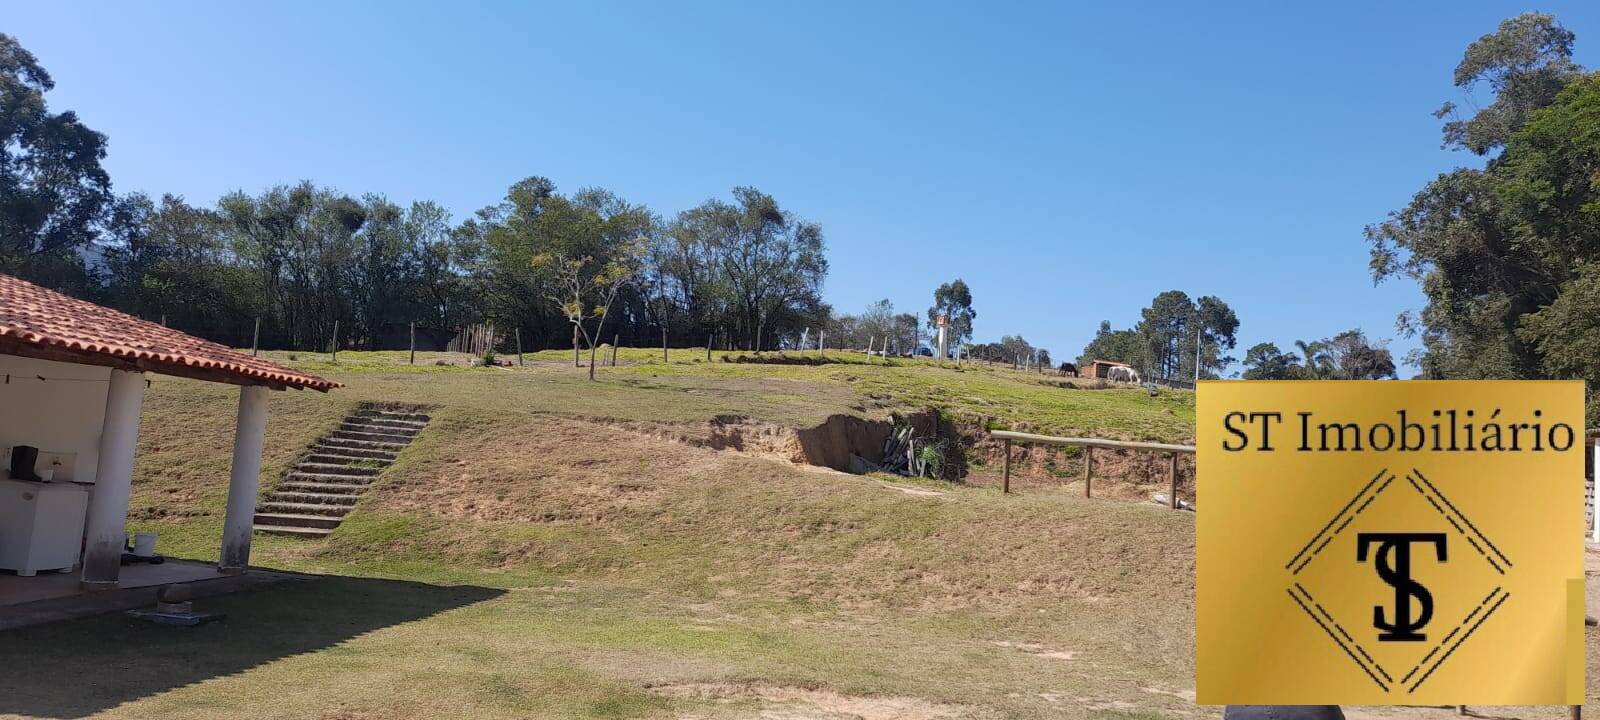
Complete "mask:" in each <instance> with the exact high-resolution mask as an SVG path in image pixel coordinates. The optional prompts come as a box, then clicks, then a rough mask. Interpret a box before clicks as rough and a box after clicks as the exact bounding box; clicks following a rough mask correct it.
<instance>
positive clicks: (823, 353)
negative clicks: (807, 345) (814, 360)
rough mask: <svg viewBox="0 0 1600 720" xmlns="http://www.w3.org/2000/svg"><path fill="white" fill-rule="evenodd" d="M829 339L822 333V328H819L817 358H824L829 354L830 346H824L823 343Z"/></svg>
mask: <svg viewBox="0 0 1600 720" xmlns="http://www.w3.org/2000/svg"><path fill="white" fill-rule="evenodd" d="M827 338H828V336H827V334H826V333H824V332H822V328H817V357H824V356H826V355H827V354H828V346H826V345H824V344H823V341H824V340H826V339H827Z"/></svg>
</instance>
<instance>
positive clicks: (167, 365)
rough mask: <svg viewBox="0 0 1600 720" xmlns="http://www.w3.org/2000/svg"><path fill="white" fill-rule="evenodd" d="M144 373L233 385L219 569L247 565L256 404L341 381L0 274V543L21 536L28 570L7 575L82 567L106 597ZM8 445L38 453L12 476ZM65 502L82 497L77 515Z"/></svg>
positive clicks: (116, 566) (118, 562)
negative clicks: (272, 395) (235, 407)
mask: <svg viewBox="0 0 1600 720" xmlns="http://www.w3.org/2000/svg"><path fill="white" fill-rule="evenodd" d="M146 373H158V374H163V375H173V376H178V377H185V378H192V379H197V380H206V381H210V382H221V383H229V384H233V385H239V386H241V387H240V389H239V412H238V418H237V425H236V428H235V435H234V448H233V467H232V471H231V473H230V477H229V482H228V509H227V516H226V520H225V522H224V526H223V536H222V541H221V544H222V552H221V561H220V562H219V563H218V567H217V569H218V570H219V571H220V572H223V573H229V574H232V573H241V572H244V570H245V568H246V567H247V566H248V565H249V562H250V537H251V521H252V518H253V514H254V512H255V503H256V495H257V482H258V477H259V475H260V473H261V447H262V440H263V436H264V433H265V431H266V421H267V392H268V391H269V390H284V389H286V388H296V389H304V388H310V389H313V390H319V391H324V392H326V391H328V390H330V389H333V388H335V387H338V386H339V385H338V383H335V382H331V381H328V380H324V379H322V378H319V377H317V376H315V375H309V374H306V373H302V372H299V371H296V370H291V369H288V368H285V367H282V366H280V365H276V364H274V363H271V362H267V361H265V360H261V359H260V358H255V357H251V356H249V355H245V354H243V353H240V352H236V351H234V350H232V349H230V348H226V347H223V346H222V345H218V344H216V343H213V342H209V341H206V340H202V339H200V338H197V337H193V336H191V335H186V334H184V333H181V332H178V331H176V330H172V329H169V328H166V327H162V326H160V325H157V324H155V323H150V322H145V321H143V320H140V319H138V318H135V317H132V316H129V315H125V314H123V313H119V312H116V311H114V310H111V309H108V308H104V307H101V306H99V305H95V304H94V303H90V302H86V301H83V300H78V299H76V298H72V297H68V296H66V295H62V294H61V293H57V292H54V291H51V290H46V289H44V288H41V287H39V286H37V285H33V284H32V283H28V282H25V281H23V280H19V279H17V278H14V277H10V276H6V275H0V407H3V408H4V411H3V412H0V452H3V453H4V454H3V455H0V482H3V483H6V484H7V487H8V488H10V489H11V490H18V491H19V492H18V494H17V495H16V497H15V498H14V499H12V500H8V499H7V498H8V497H11V495H10V494H9V493H0V504H9V506H8V507H0V545H3V544H5V543H6V538H14V537H22V536H24V535H26V536H27V537H28V538H29V539H28V543H29V546H28V549H27V553H26V555H28V556H29V557H30V558H31V559H28V560H26V561H23V562H12V563H11V564H13V565H23V564H28V565H29V566H28V567H14V568H11V569H15V570H18V571H19V574H21V573H30V574H31V573H32V572H33V571H35V570H44V569H51V570H61V569H62V567H63V566H62V565H61V562H62V560H63V559H67V560H71V561H72V562H69V563H67V564H66V565H65V566H64V567H65V568H66V569H68V570H70V569H71V567H72V566H73V565H80V566H81V567H82V584H83V586H84V587H85V588H88V589H102V588H114V587H116V586H117V579H118V576H119V574H120V571H121V567H122V553H123V548H124V539H125V537H126V529H127V520H128V501H129V497H130V494H131V492H132V481H133V459H134V448H135V445H136V443H137V441H138V436H139V415H140V410H141V408H142V406H143V403H144V391H145V387H146V384H147V382H146V379H145V374H146ZM18 446H28V447H33V448H37V449H38V459H37V461H36V462H35V463H34V467H33V468H31V469H30V468H25V467H24V468H20V471H21V477H15V478H13V477H10V475H11V473H10V470H11V466H12V452H13V448H16V447H18ZM30 470H31V472H30ZM46 475H49V476H50V477H49V480H50V482H48V483H45V482H41V480H42V479H43V477H44V476H46ZM34 477H39V478H40V480H35V479H34ZM30 485H31V486H36V487H34V488H32V489H33V490H35V491H36V492H29V489H30V488H29V487H28V486H30ZM19 486H20V487H19ZM74 493H77V494H81V495H86V497H81V498H79V500H80V501H79V502H77V503H76V504H74V502H71V500H72V499H73V495H74ZM25 495H31V497H29V498H28V499H27V500H26V501H23V500H22V497H23V496H25ZM43 495H49V496H51V498H50V501H49V502H39V499H40V498H41V497H42V496H43ZM63 528H64V529H63ZM78 528H82V529H81V531H80V530H78ZM12 542H18V541H17V540H15V539H13V540H12ZM80 547H81V548H82V555H81V558H80V557H79V553H78V550H79V548H80ZM4 553H5V551H4V550H0V559H4V558H5V554H4ZM40 562H43V563H44V564H42V565H41V564H38V563H40Z"/></svg>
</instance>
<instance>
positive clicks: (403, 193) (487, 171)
mask: <svg viewBox="0 0 1600 720" xmlns="http://www.w3.org/2000/svg"><path fill="white" fill-rule="evenodd" d="M1108 5H1120V4H1117V3H1092V4H1091V3H1079V4H1067V3H1039V4H1027V5H1025V4H1020V3H971V2H963V3H916V4H912V3H904V4H898V5H891V4H889V3H849V2H830V3H822V2H794V3H788V4H787V6H786V7H779V6H778V5H777V4H776V3H765V2H758V3H735V2H717V3H688V2H671V3H642V2H641V3H636V4H634V3H629V4H623V3H601V2H595V3H587V2H577V3H575V2H567V3H562V4H559V5H542V6H536V5H534V4H531V3H503V4H468V3H437V4H433V5H429V6H423V5H422V4H420V3H394V2H382V3H379V2H369V3H353V2H352V3H344V2H340V3H304V4H290V3H269V4H253V5H250V6H245V5H242V4H238V3H206V4H179V3H175V2H160V3H117V4H80V3H71V4H69V3H50V2H8V3H6V6H5V12H4V21H3V22H0V32H6V33H10V34H12V35H14V36H16V37H17V38H19V39H20V41H21V42H22V43H23V45H24V46H25V47H27V48H29V49H30V50H32V51H33V52H34V53H35V54H36V55H38V57H39V59H40V61H41V62H42V63H43V64H44V65H45V67H46V68H47V69H48V70H49V71H50V72H51V73H52V74H53V75H54V77H55V80H56V83H57V89H56V90H55V91H54V92H53V93H51V94H50V95H49V96H48V97H49V101H50V102H51V104H52V107H53V108H55V109H66V108H70V109H73V110H76V111H77V112H78V113H79V114H80V115H81V116H82V118H83V119H84V121H85V122H86V123H88V124H89V125H90V126H91V127H94V128H95V129H97V130H100V131H101V132H104V133H106V134H108V135H109V136H110V138H111V141H110V156H109V158H108V159H107V166H108V169H109V170H110V172H111V174H112V178H113V180H114V181H115V183H116V187H117V190H118V191H119V192H129V191H135V190H140V191H145V192H148V193H152V194H160V193H163V192H171V193H176V194H180V195H183V196H185V197H187V198H188V199H189V200H190V201H191V202H199V203H210V202H212V201H213V200H215V199H216V198H217V197H218V196H219V195H221V194H222V193H224V192H227V191H231V190H235V189H244V190H246V191H250V192H256V191H260V190H261V189H263V188H265V187H268V186H270V185H273V184H278V183H288V182H293V181H296V180H300V179H303V178H304V179H311V180H314V181H316V182H318V183H321V184H325V185H329V186H333V187H336V188H338V189H340V190H343V191H345V192H349V193H353V194H361V193H368V192H377V193H382V194H384V195H387V196H388V197H389V198H390V199H392V200H396V201H401V202H407V201H411V200H416V199H432V200H436V201H438V202H440V203H442V204H444V205H445V206H446V207H448V208H450V209H451V210H452V211H453V212H454V213H455V214H456V216H457V218H458V219H459V218H462V217H465V216H467V215H468V214H469V213H471V212H472V211H473V210H475V209H477V208H479V207H482V206H484V205H487V204H491V203H493V202H496V201H498V200H499V199H500V197H501V196H502V195H503V194H504V191H505V189H506V187H507V186H508V185H510V184H511V183H512V182H514V181H516V180H518V179H520V178H522V177H525V176H528V175H545V176H548V177H550V178H551V179H553V180H554V181H555V182H556V183H557V184H558V185H559V186H560V187H561V188H563V189H564V190H576V189H578V188H580V187H584V186H588V185H599V186H604V187H606V188H609V189H611V190H613V191H615V192H617V193H619V194H621V195H622V196H624V197H626V198H628V199H630V200H633V201H636V202H642V203H645V204H648V205H650V206H651V207H652V208H654V209H656V210H657V211H658V212H660V213H661V214H663V215H665V216H671V215H672V214H673V213H676V212H677V211H679V210H681V209H684V208H688V207H690V206H693V205H695V204H698V203H699V202H701V201H703V200H705V199H706V198H708V197H712V196H723V197H726V194H727V192H728V190H729V189H730V188H732V187H733V186H735V185H754V186H756V187H758V188H760V189H762V190H764V191H766V192H769V193H771V194H773V195H774V196H776V197H777V198H778V200H779V202H780V203H781V204H783V206H784V207H786V208H787V209H789V210H792V211H793V212H795V213H797V214H799V215H800V216H802V217H805V218H807V219H810V220H814V221H817V222H819V223H821V224H822V226H823V228H824V229H825V231H826V234H827V239H828V253H829V259H830V260H831V262H832V271H831V273H830V274H829V278H828V284H827V288H826V297H827V299H828V300H829V301H830V302H832V303H833V305H834V306H835V307H836V308H838V309H839V310H840V311H846V312H859V311H860V310H861V309H862V308H863V307H865V306H866V305H867V304H868V303H869V302H871V301H873V300H876V299H878V298H883V297H887V298H890V299H891V300H893V301H894V303H895V305H896V307H898V308H900V309H902V310H911V311H914V312H917V313H918V314H919V315H920V314H921V313H922V312H923V311H924V310H925V309H926V308H927V306H928V305H929V304H930V302H931V296H932V291H933V288H934V287H935V286H936V285H938V284H939V283H940V282H942V281H945V280H948V279H950V278H954V277H962V278H965V279H966V281H967V282H968V283H969V284H970V285H971V286H972V290H973V294H974V298H975V307H976V309H977V310H978V321H977V335H978V338H979V339H980V340H993V339H998V337H999V336H1000V335H1002V334H1010V333H1021V334H1023V335H1024V336H1025V337H1027V338H1028V339H1029V340H1030V341H1032V342H1033V343H1034V344H1036V345H1042V346H1044V347H1047V348H1049V349H1050V350H1052V351H1053V354H1054V355H1055V356H1056V357H1058V358H1066V357H1073V356H1076V354H1077V353H1078V352H1079V351H1080V350H1081V349H1082V348H1083V345H1084V344H1085V343H1086V342H1087V341H1088V339H1089V338H1090V337H1091V336H1092V335H1093V333H1094V330H1095V328H1096V326H1097V325H1098V324H1099V322H1100V320H1102V319H1106V320H1110V321H1111V322H1112V323H1113V324H1114V325H1116V326H1118V327H1125V326H1129V325H1131V324H1132V323H1133V322H1135V320H1136V319H1137V316H1138V311H1139V309H1140V308H1141V307H1143V306H1144V305H1145V304H1146V303H1147V302H1148V301H1149V300H1150V298H1151V297H1153V296H1154V295H1155V294H1156V293H1158V292H1161V291H1163V290H1167V289H1173V288H1176V289H1181V290H1184V291H1186V292H1189V293H1190V294H1191V295H1204V294H1214V295H1218V296H1221V297H1222V298H1223V299H1224V300H1226V301H1227V302H1228V303H1229V304H1231V305H1232V306H1233V307H1234V309H1235V310H1236V311H1237V312H1238V313H1239V317H1240V320H1241V321H1242V326H1241V328H1240V335H1239V347H1238V349H1237V350H1236V351H1235V354H1236V355H1238V356H1242V355H1243V351H1244V349H1245V348H1247V347H1249V346H1250V345H1252V344H1254V343H1256V342H1259V341H1263V340H1270V341H1274V342H1277V343H1278V344H1279V345H1280V346H1283V347H1286V348H1287V347H1288V345H1289V344H1290V343H1291V342H1292V341H1293V340H1295V339H1311V338H1318V337H1325V336H1329V335H1332V334H1334V333H1336V332H1339V331H1341V330H1345V329H1348V328H1351V327H1359V328H1361V329H1363V330H1366V331H1367V332H1368V333H1369V334H1371V335H1374V336H1377V337H1383V338H1388V337H1393V336H1394V335H1395V332H1394V317H1395V314H1396V313H1397V312H1398V311H1400V310H1403V309H1406V308H1409V307H1416V306H1418V305H1419V304H1420V301H1421V298H1420V294H1419V293H1418V292H1417V291H1416V289H1415V287H1414V286H1411V285H1409V284H1405V283H1400V284H1396V283H1386V284H1385V285H1383V286H1380V287H1378V288H1374V287H1373V285H1372V281H1371V279H1370V276H1369V274H1368V271H1367V246H1366V243H1365V241H1364V240H1363V238H1362V235H1361V230H1362V227H1363V226H1364V225H1365V224H1367V223H1371V222H1375V221H1379V220H1381V219H1383V218H1384V216H1385V214H1386V213H1387V212H1388V211H1390V210H1392V209H1395V208H1398V207H1400V206H1402V205H1404V204H1405V202H1406V201H1407V200H1408V199H1409V198H1410V196H1411V194H1412V193H1414V192H1415V191H1416V190H1418V189H1419V188H1420V187H1421V186H1422V185H1423V183H1425V182H1426V181H1427V180H1428V179H1430V178H1431V177H1433V176H1434V175H1435V174H1437V173H1438V172H1440V171H1442V170H1445V169H1448V168H1450V167H1452V166H1454V165H1458V164H1464V163H1475V162H1477V160H1476V159H1475V158H1472V157H1470V156H1466V155H1463V154H1460V153H1449V152H1444V151H1441V150H1439V149H1438V148H1439V137H1440V136H1439V124H1438V121H1436V120H1434V119H1433V118H1432V117H1431V116H1430V115H1429V113H1430V112H1431V111H1433V110H1434V109H1435V108H1437V107H1438V106H1439V105H1440V104H1441V102H1443V101H1445V100H1450V99H1457V100H1458V99H1459V96H1458V95H1457V94H1456V92H1455V90H1454V88H1453V87H1452V86H1451V71H1452V69H1453V68H1454V67H1455V64H1456V62H1457V61H1458V60H1459V59H1460V56H1461V52H1462V50H1463V49H1464V48H1465V47H1466V45H1467V43H1469V42H1470V41H1472V40H1473V39H1474V38H1476V37H1478V36H1479V35H1482V34H1484V33H1487V32H1490V31H1492V30H1493V29H1494V28H1495V26H1496V25H1497V24H1498V22H1499V21H1500V20H1502V19H1504V18H1506V17H1509V16H1512V15H1515V14H1517V13H1519V12H1522V11H1524V10H1529V9H1540V10H1544V11H1548V12H1553V13H1555V14H1556V15H1557V17H1559V18H1560V19H1561V21H1562V22H1563V24H1565V25H1566V26H1567V27H1568V28H1570V29H1572V30H1573V31H1575V32H1576V33H1577V34H1578V60H1579V61H1580V62H1582V63H1584V64H1585V65H1589V66H1596V65H1600V4H1596V3H1594V2H1592V1H1590V2H1557V3H1547V4H1544V5H1541V6H1538V7H1529V6H1525V5H1520V4H1508V3H1482V2H1462V1H1457V2H1435V3H1427V4H1424V3H1387V2H1383V3H1378V2H1374V3H1362V4H1357V3H1350V4H1340V6H1339V7H1336V8H1323V9H1312V8H1294V7H1283V6H1286V5H1301V4H1300V3H1259V4H1250V5H1225V4H1223V3H1187V2H1183V3H1169V4H1154V3H1152V4H1147V5H1144V6H1143V7H1142V9H1131V8H1130V9H1122V8H1112V7H1106V6H1108ZM1413 346H1414V344H1413V343H1412V342H1410V341H1407V340H1403V339H1397V340H1396V341H1395V343H1394V345H1393V348H1394V349H1395V350H1396V356H1397V357H1399V356H1400V355H1403V354H1404V352H1405V351H1406V350H1407V349H1409V348H1411V347H1413ZM1402 374H1403V375H1404V374H1405V373H1404V372H1403V373H1402Z"/></svg>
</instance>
